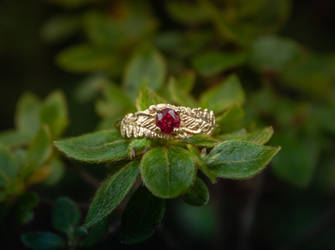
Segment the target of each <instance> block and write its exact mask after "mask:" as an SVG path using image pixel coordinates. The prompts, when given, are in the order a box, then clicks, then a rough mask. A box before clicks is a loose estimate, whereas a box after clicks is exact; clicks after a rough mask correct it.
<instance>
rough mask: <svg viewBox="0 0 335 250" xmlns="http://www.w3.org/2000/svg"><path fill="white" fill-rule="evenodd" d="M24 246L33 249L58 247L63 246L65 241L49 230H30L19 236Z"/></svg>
mask: <svg viewBox="0 0 335 250" xmlns="http://www.w3.org/2000/svg"><path fill="white" fill-rule="evenodd" d="M21 240H22V242H23V244H24V245H25V246H26V247H29V248H33V249H59V248H64V247H65V241H64V240H63V239H62V238H61V237H59V236H58V235H57V234H54V233H51V232H30V233H25V234H23V235H22V236H21Z"/></svg>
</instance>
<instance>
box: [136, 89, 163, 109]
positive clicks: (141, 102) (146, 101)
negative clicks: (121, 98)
mask: <svg viewBox="0 0 335 250" xmlns="http://www.w3.org/2000/svg"><path fill="white" fill-rule="evenodd" d="M159 103H166V101H165V100H164V99H163V98H162V97H160V96H159V95H157V94H156V93H155V92H154V91H152V90H151V89H149V88H148V87H147V86H143V87H141V89H140V92H139V94H138V96H137V98H136V108H137V110H145V109H147V108H149V107H150V106H151V105H154V104H159Z"/></svg>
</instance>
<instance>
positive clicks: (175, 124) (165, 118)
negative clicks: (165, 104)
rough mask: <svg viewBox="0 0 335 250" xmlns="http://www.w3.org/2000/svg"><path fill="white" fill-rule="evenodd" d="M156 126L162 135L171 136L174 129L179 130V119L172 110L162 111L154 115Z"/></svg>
mask: <svg viewBox="0 0 335 250" xmlns="http://www.w3.org/2000/svg"><path fill="white" fill-rule="evenodd" d="M156 125H157V126H158V127H159V128H160V129H161V131H162V132H163V133H165V134H171V133H173V129H174V128H179V126H180V117H179V115H178V114H177V112H175V111H174V110H173V109H169V108H166V109H162V110H161V111H160V112H158V113H157V115H156Z"/></svg>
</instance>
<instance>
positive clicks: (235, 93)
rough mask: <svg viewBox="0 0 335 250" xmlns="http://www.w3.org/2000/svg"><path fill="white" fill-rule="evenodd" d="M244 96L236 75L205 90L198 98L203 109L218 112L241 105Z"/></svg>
mask: <svg viewBox="0 0 335 250" xmlns="http://www.w3.org/2000/svg"><path fill="white" fill-rule="evenodd" d="M244 100H245V94H244V91H243V89H242V87H241V84H240V81H239V79H238V78H237V76H236V75H231V76H229V77H227V78H226V79H225V80H224V81H223V82H222V83H221V84H219V85H217V86H215V87H213V88H211V89H209V90H207V91H206V92H205V93H204V94H203V95H202V96H201V98H200V103H201V106H202V107H203V108H208V109H210V110H213V111H214V112H220V111H222V110H224V109H225V108H227V107H229V106H231V105H233V104H239V105H242V104H243V103H244Z"/></svg>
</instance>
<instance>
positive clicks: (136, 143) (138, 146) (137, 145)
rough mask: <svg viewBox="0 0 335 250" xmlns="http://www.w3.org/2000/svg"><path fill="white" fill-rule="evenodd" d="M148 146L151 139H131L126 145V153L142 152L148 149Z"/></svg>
mask: <svg viewBox="0 0 335 250" xmlns="http://www.w3.org/2000/svg"><path fill="white" fill-rule="evenodd" d="M150 146H151V140H150V139H148V138H139V139H133V140H132V141H131V142H130V143H129V145H128V154H130V155H131V154H132V153H135V154H136V153H142V152H144V151H145V150H147V149H149V148H150ZM133 151H134V152H133Z"/></svg>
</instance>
